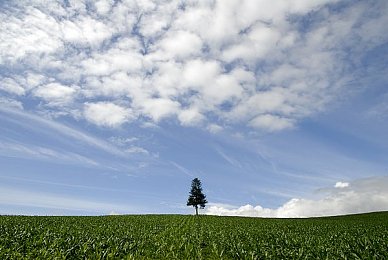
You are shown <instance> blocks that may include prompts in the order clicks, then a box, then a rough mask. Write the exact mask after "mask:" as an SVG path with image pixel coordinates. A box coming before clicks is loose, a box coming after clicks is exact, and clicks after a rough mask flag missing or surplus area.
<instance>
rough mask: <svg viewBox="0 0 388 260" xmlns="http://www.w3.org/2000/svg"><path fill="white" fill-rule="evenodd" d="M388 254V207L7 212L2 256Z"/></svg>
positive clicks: (0, 230) (0, 234) (1, 225)
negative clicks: (226, 212) (212, 212)
mask: <svg viewBox="0 0 388 260" xmlns="http://www.w3.org/2000/svg"><path fill="white" fill-rule="evenodd" d="M23 258H24V259H53V258H56V259H82V258H88V259H101V258H102V259H388V212H378V213H368V214H360V215H349V216H341V217H328V218H310V219H261V218H240V217H216V216H199V217H195V216H181V215H125V216H101V217H28V216H0V259H23Z"/></svg>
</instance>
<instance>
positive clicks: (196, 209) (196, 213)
mask: <svg viewBox="0 0 388 260" xmlns="http://www.w3.org/2000/svg"><path fill="white" fill-rule="evenodd" d="M195 215H196V216H198V206H197V205H195Z"/></svg>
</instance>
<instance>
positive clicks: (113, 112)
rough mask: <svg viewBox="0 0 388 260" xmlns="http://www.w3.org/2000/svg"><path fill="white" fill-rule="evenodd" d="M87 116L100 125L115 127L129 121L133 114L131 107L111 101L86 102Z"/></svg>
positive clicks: (85, 112)
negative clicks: (127, 107)
mask: <svg viewBox="0 0 388 260" xmlns="http://www.w3.org/2000/svg"><path fill="white" fill-rule="evenodd" d="M84 116H85V118H86V119H87V120H88V121H90V122H92V123H95V124H96V125H99V126H107V127H115V126H118V125H121V124H123V123H124V122H127V121H129V120H130V119H131V118H132V117H133V115H132V114H131V111H130V110H129V109H126V108H124V107H122V106H119V105H116V104H113V103H109V102H98V103H86V104H85V109H84Z"/></svg>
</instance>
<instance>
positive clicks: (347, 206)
mask: <svg viewBox="0 0 388 260" xmlns="http://www.w3.org/2000/svg"><path fill="white" fill-rule="evenodd" d="M338 183H339V182H338ZM338 183H337V184H338ZM337 184H336V185H335V188H334V189H332V190H328V191H329V192H330V193H329V194H328V195H326V196H325V197H323V198H321V199H300V198H294V199H291V200H290V201H288V202H287V203H285V204H284V205H282V206H281V207H279V208H277V209H270V208H263V207H261V206H259V205H258V206H252V205H249V204H248V205H245V206H241V207H234V206H230V205H222V204H214V205H210V206H209V208H208V209H207V211H206V213H207V214H210V215H228V216H249V217H277V218H293V217H319V216H332V215H345V214H354V213H364V212H373V211H385V210H388V177H385V176H384V177H383V176H382V177H371V178H368V179H360V180H356V181H353V182H352V183H351V184H349V183H341V185H340V186H341V188H340V189H338V187H337ZM343 184H348V185H343Z"/></svg>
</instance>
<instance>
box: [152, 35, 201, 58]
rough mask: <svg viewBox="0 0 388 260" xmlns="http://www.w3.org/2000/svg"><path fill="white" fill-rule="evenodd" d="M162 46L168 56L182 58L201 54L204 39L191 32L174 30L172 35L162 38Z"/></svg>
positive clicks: (163, 51)
mask: <svg viewBox="0 0 388 260" xmlns="http://www.w3.org/2000/svg"><path fill="white" fill-rule="evenodd" d="M158 47H159V46H157V48H158ZM160 47H161V51H162V53H163V54H164V55H165V56H166V58H178V59H182V58H187V57H189V56H192V55H198V54H200V53H201V47H202V40H201V38H199V37H198V36H197V35H195V34H193V33H190V32H186V31H177V32H175V31H172V32H171V33H170V35H167V36H166V37H165V38H164V39H163V40H161V42H160Z"/></svg>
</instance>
